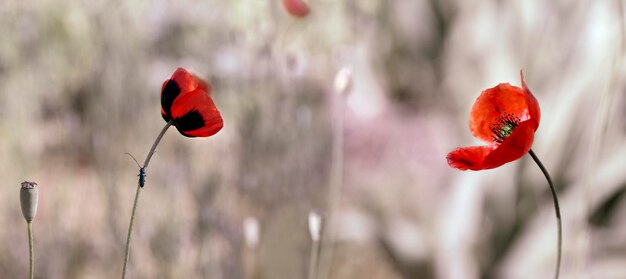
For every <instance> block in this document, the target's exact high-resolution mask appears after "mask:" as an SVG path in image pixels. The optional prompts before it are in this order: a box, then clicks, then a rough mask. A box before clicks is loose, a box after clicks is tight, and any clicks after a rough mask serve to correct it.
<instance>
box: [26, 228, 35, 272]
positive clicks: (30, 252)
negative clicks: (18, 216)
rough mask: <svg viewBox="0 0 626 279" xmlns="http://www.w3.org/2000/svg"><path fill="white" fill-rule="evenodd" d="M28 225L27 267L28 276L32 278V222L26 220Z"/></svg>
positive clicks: (33, 255) (33, 257)
mask: <svg viewBox="0 0 626 279" xmlns="http://www.w3.org/2000/svg"><path fill="white" fill-rule="evenodd" d="M26 223H27V225H28V260H29V269H28V278H30V279H33V276H34V273H35V253H34V247H33V222H32V221H28V222H26Z"/></svg>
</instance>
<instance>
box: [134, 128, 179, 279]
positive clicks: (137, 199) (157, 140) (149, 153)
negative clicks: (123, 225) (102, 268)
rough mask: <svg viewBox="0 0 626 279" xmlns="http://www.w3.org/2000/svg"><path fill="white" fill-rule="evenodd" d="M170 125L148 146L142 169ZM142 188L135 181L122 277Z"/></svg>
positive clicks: (148, 161)
mask: <svg viewBox="0 0 626 279" xmlns="http://www.w3.org/2000/svg"><path fill="white" fill-rule="evenodd" d="M171 125H172V121H171V120H170V121H169V122H167V124H165V127H163V129H162V130H161V133H159V135H158V136H157V138H156V140H155V141H154V144H152V148H150V152H148V156H146V160H145V161H144V163H143V167H142V169H143V170H145V169H146V168H148V164H149V163H150V159H151V158H152V155H154V151H155V150H156V147H157V145H159V142H161V139H162V138H163V135H165V132H166V131H167V129H168V128H169V127H170V126H171ZM142 188H143V187H141V185H140V184H139V183H137V192H135V201H134V202H133V211H132V212H131V213H130V224H128V234H127V235H126V248H125V250H126V251H125V253H124V267H123V268H122V279H124V278H126V267H127V266H128V258H129V255H130V237H131V235H132V234H131V232H132V231H133V223H134V222H135V212H137V202H138V201H139V193H141V189H142Z"/></svg>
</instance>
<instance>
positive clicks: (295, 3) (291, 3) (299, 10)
mask: <svg viewBox="0 0 626 279" xmlns="http://www.w3.org/2000/svg"><path fill="white" fill-rule="evenodd" d="M283 6H285V9H286V10H287V12H289V14H290V15H292V16H295V17H305V16H307V15H308V14H309V12H310V10H309V6H308V5H307V4H306V3H305V2H304V1H303V0H283Z"/></svg>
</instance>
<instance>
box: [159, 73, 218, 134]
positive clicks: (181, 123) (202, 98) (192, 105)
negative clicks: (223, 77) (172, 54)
mask: <svg viewBox="0 0 626 279" xmlns="http://www.w3.org/2000/svg"><path fill="white" fill-rule="evenodd" d="M210 93H211V85H210V84H207V83H206V82H205V81H204V80H202V79H200V78H198V77H197V76H195V75H193V74H191V73H189V72H188V71H187V70H185V69H183V68H178V69H176V72H174V74H173V75H172V77H171V78H170V79H168V80H166V81H165V82H164V83H163V87H162V88H161V116H163V119H165V121H167V122H169V121H170V120H173V125H174V126H176V129H178V131H179V132H180V133H181V134H183V135H184V136H186V137H208V136H212V135H214V134H215V133H217V132H219V130H221V129H222V127H223V126H224V121H223V120H222V115H221V114H220V112H219V110H218V109H217V107H216V106H215V103H213V99H211V96H210Z"/></svg>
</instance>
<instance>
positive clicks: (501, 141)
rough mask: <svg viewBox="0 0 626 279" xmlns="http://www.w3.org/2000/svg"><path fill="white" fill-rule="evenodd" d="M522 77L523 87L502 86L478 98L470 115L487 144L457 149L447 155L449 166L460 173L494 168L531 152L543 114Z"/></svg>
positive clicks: (473, 126) (474, 129)
mask: <svg viewBox="0 0 626 279" xmlns="http://www.w3.org/2000/svg"><path fill="white" fill-rule="evenodd" d="M520 76H521V79H522V88H520V87H517V86H513V85H510V84H508V83H501V84H498V85H497V86H496V87H493V88H489V89H487V90H485V91H483V92H482V93H481V94H480V96H478V99H476V102H475V103H474V106H473V107H472V111H471V113H470V130H471V132H472V134H473V135H474V136H475V137H477V138H479V139H481V140H482V141H484V142H486V143H487V144H488V145H486V146H471V147H462V148H457V149H455V150H454V151H452V152H450V153H448V156H447V157H446V158H447V159H448V165H450V166H451V167H453V168H457V169H460V170H485V169H492V168H497V167H499V166H501V165H503V164H506V163H508V162H511V161H515V160H517V159H519V158H521V157H522V156H524V154H526V153H528V151H529V150H530V147H531V146H532V143H533V139H534V137H535V131H536V130H537V128H538V127H539V119H540V117H541V112H540V110H539V103H538V102H537V99H535V96H533V94H532V93H531V92H530V90H529V89H528V86H527V85H526V82H525V81H524V73H523V72H522V71H520Z"/></svg>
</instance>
